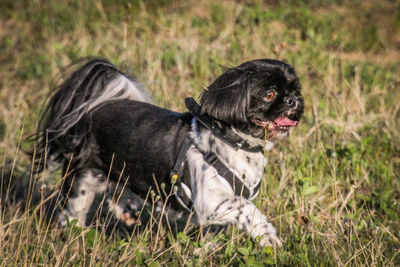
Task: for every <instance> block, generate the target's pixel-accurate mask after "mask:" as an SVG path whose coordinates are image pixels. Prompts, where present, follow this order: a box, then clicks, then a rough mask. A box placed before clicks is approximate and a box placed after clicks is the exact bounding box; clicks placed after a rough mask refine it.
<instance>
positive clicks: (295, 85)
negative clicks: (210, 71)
mask: <svg viewBox="0 0 400 267" xmlns="http://www.w3.org/2000/svg"><path fill="white" fill-rule="evenodd" d="M300 91H301V86H300V82H299V79H298V78H297V76H296V73H295V71H294V69H293V68H292V67H291V66H290V65H288V64H286V63H284V62H281V61H278V60H271V59H259V60H252V61H248V62H245V63H243V64H241V65H239V66H237V67H235V68H230V69H228V70H226V71H225V72H224V73H223V74H222V75H221V76H219V77H218V78H217V79H216V80H215V81H214V82H213V83H212V84H211V85H210V86H209V87H208V89H207V90H205V91H204V93H203V94H202V96H201V112H202V113H204V114H208V115H209V116H211V117H213V118H215V119H216V120H218V121H222V122H224V123H225V124H228V125H231V126H232V127H234V128H236V129H237V130H239V131H241V132H243V133H245V134H250V135H252V136H254V137H257V138H260V139H264V138H268V139H271V140H274V139H280V138H282V137H284V136H286V135H287V134H288V133H289V130H290V127H292V126H295V125H297V123H298V122H299V120H300V118H301V116H302V114H303V110H304V100H303V98H302V96H301V92H300Z"/></svg>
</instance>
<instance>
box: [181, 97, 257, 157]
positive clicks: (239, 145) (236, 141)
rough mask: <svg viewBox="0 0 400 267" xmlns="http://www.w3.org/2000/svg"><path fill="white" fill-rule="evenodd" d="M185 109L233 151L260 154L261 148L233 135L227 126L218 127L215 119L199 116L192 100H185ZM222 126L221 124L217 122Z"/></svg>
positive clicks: (198, 107)
mask: <svg viewBox="0 0 400 267" xmlns="http://www.w3.org/2000/svg"><path fill="white" fill-rule="evenodd" d="M185 105H186V108H187V109H188V110H189V112H190V113H191V114H192V115H193V116H194V117H196V120H197V121H198V122H199V123H200V124H201V125H202V126H203V127H205V128H206V129H208V130H210V131H211V132H212V133H213V134H214V135H215V136H216V137H218V138H219V139H221V140H222V141H224V142H225V143H227V144H228V145H230V146H231V147H233V148H234V149H235V150H238V149H243V150H245V151H248V152H262V151H263V147H262V146H252V145H250V144H249V143H248V142H247V141H246V140H244V139H243V138H241V137H240V136H238V135H237V134H236V133H234V132H233V131H232V130H231V129H230V128H229V127H228V126H227V127H223V128H221V127H219V126H218V124H217V123H216V122H215V119H214V118H212V117H211V116H208V115H206V114H201V107H200V105H199V104H198V103H197V102H196V101H195V100H194V99H193V98H192V97H188V98H186V99H185ZM219 123H220V124H223V125H224V123H223V122H219Z"/></svg>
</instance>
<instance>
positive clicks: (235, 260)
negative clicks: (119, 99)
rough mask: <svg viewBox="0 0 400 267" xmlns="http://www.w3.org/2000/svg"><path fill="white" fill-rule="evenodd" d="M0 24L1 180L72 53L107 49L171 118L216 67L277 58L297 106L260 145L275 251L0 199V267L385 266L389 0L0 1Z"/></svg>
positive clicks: (392, 207)
mask: <svg viewBox="0 0 400 267" xmlns="http://www.w3.org/2000/svg"><path fill="white" fill-rule="evenodd" d="M0 25H1V27H0V159H1V162H2V164H0V165H3V164H4V163H5V162H6V161H9V160H11V162H16V163H17V164H16V167H15V173H14V174H13V176H12V177H11V180H13V179H14V180H15V179H17V178H16V177H17V175H16V173H18V172H22V173H23V172H24V171H25V172H26V169H24V168H25V167H20V166H30V165H29V164H30V159H29V157H28V156H26V155H25V154H24V152H23V151H28V150H29V149H30V148H32V143H31V142H29V136H30V134H32V133H34V131H35V127H36V123H37V120H38V118H39V116H40V111H41V110H42V109H43V106H44V105H45V103H46V101H47V100H46V99H47V98H46V96H47V94H49V93H50V92H51V91H52V90H54V86H55V85H56V84H57V82H58V81H59V79H60V78H62V76H60V75H59V74H60V73H62V70H63V68H64V67H66V66H67V65H68V64H70V63H71V62H73V61H75V60H77V59H79V58H81V57H86V56H101V57H105V58H108V59H109V60H111V61H112V62H113V63H114V64H116V65H118V66H121V67H122V68H123V69H125V70H127V71H128V72H129V73H134V74H135V75H136V77H137V78H138V80H140V81H142V82H143V83H144V84H145V86H146V87H147V88H148V90H149V91H150V92H151V94H152V95H153V96H154V100H155V102H156V103H157V104H159V105H161V106H163V107H166V108H170V109H173V110H177V111H184V110H185V108H184V103H183V100H184V98H185V97H187V96H194V97H195V98H196V97H198V96H199V94H200V92H201V91H202V90H203V89H204V88H205V87H206V86H207V85H209V84H210V83H211V82H212V81H213V79H214V78H216V77H217V76H218V75H219V74H221V73H222V71H223V69H222V67H224V66H228V67H230V66H235V65H238V64H240V63H241V62H244V61H246V60H250V59H255V58H274V59H280V60H285V61H287V62H288V63H289V64H291V65H293V66H294V68H295V69H296V71H297V73H298V76H299V77H300V80H301V83H302V87H303V95H304V98H305V107H306V108H305V114H304V117H303V119H302V121H301V123H300V124H299V125H298V126H297V127H296V129H295V130H294V131H293V132H292V134H291V136H290V137H289V138H288V139H287V140H285V141H283V142H281V143H280V144H279V145H278V146H276V147H275V148H274V149H273V150H272V151H271V152H269V153H268V155H267V157H268V159H269V163H268V166H267V168H266V170H265V175H264V176H265V177H264V180H263V183H262V186H261V193H260V195H259V198H258V199H257V200H255V203H256V205H257V206H258V207H259V208H260V209H261V210H262V211H263V212H264V213H265V214H267V215H268V217H269V218H271V220H272V222H273V224H274V225H275V226H276V227H277V230H278V233H279V235H280V236H281V237H282V239H283V240H284V246H283V247H282V248H278V249H272V248H259V247H258V246H257V245H256V243H255V242H253V241H252V240H250V239H249V238H247V237H246V236H245V235H244V234H243V233H242V232H240V231H238V230H236V229H234V228H229V229H228V231H227V232H225V233H223V234H219V235H206V236H205V237H204V236H202V235H201V234H199V233H200V232H201V231H200V229H196V228H189V229H188V230H185V231H171V230H170V229H168V227H167V226H166V225H165V224H160V225H159V224H158V220H155V221H152V223H154V224H155V226H154V227H151V226H149V225H147V226H146V225H144V226H141V227H142V230H141V231H140V232H136V233H134V234H133V235H128V236H125V237H122V236H120V235H111V236H109V235H106V234H105V233H104V232H103V231H101V230H96V228H84V229H82V228H80V227H77V226H76V225H74V224H73V223H72V224H71V225H70V226H69V228H68V229H67V230H62V229H60V228H58V227H49V226H48V225H47V224H46V222H45V221H44V220H43V219H42V217H40V212H37V211H36V212H26V211H23V209H21V205H20V206H11V207H10V206H4V205H2V210H1V213H0V236H1V237H2V238H0V264H1V265H6V266H8V265H22V264H29V265H56V266H59V265H76V266H79V265H94V264H97V265H113V266H115V264H119V265H121V266H125V265H128V264H132V265H149V266H164V265H168V266H174V265H176V266H181V265H188V266H198V265H207V266H208V265H236V266H263V265H265V264H271V265H311V266H315V265H355V266H364V265H384V266H391V265H392V266H396V265H397V266H398V265H400V250H399V247H400V244H399V239H400V235H399V232H400V223H399V214H400V203H399V199H400V181H399V177H400V127H399V118H400V104H399V103H400V64H399V62H400V2H399V1H398V0H397V1H373V0H367V1H344V0H336V1H327V0H326V1H325V0H307V1H295V0H291V1H274V0H270V1H250V0H247V1H210V0H204V1H178V0H173V1H167V0H162V1H155V0H150V1H136V0H132V1H128V0H118V1H106V0H91V1H78V0H71V1H67V0H60V1H42V0H33V1H30V0H19V1H13V0H3V1H1V3H0ZM221 66H222V67H221ZM27 169H28V170H29V169H30V168H27ZM28 173H29V172H28ZM1 175H2V176H1V177H2V180H1V181H2V183H1V191H0V192H2V193H1V194H2V201H3V202H4V201H6V200H7V190H6V188H7V186H6V182H5V181H8V180H9V178H10V177H4V176H5V175H4V174H1ZM33 176H34V175H33ZM39 176H41V178H46V179H48V180H49V183H50V185H51V186H53V185H57V183H59V179H57V178H49V177H43V176H46V174H43V175H39ZM28 187H29V184H28ZM5 207H6V208H5ZM33 209H34V207H33ZM154 228H155V229H156V230H154ZM151 229H153V230H151Z"/></svg>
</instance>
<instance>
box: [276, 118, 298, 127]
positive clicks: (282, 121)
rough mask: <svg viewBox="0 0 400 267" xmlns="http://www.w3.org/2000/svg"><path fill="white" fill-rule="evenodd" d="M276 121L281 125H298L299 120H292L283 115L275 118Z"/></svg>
mask: <svg viewBox="0 0 400 267" xmlns="http://www.w3.org/2000/svg"><path fill="white" fill-rule="evenodd" d="M274 122H275V123H277V124H279V125H280V126H295V125H297V121H292V120H291V119H289V118H288V117H283V118H282V117H281V118H277V119H275V120H274Z"/></svg>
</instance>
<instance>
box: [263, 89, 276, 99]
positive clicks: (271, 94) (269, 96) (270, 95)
mask: <svg viewBox="0 0 400 267" xmlns="http://www.w3.org/2000/svg"><path fill="white" fill-rule="evenodd" d="M275 96H276V92H275V90H269V91H268V92H267V94H266V95H265V96H264V99H265V100H266V101H267V102H271V101H272V100H274V99H275Z"/></svg>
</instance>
